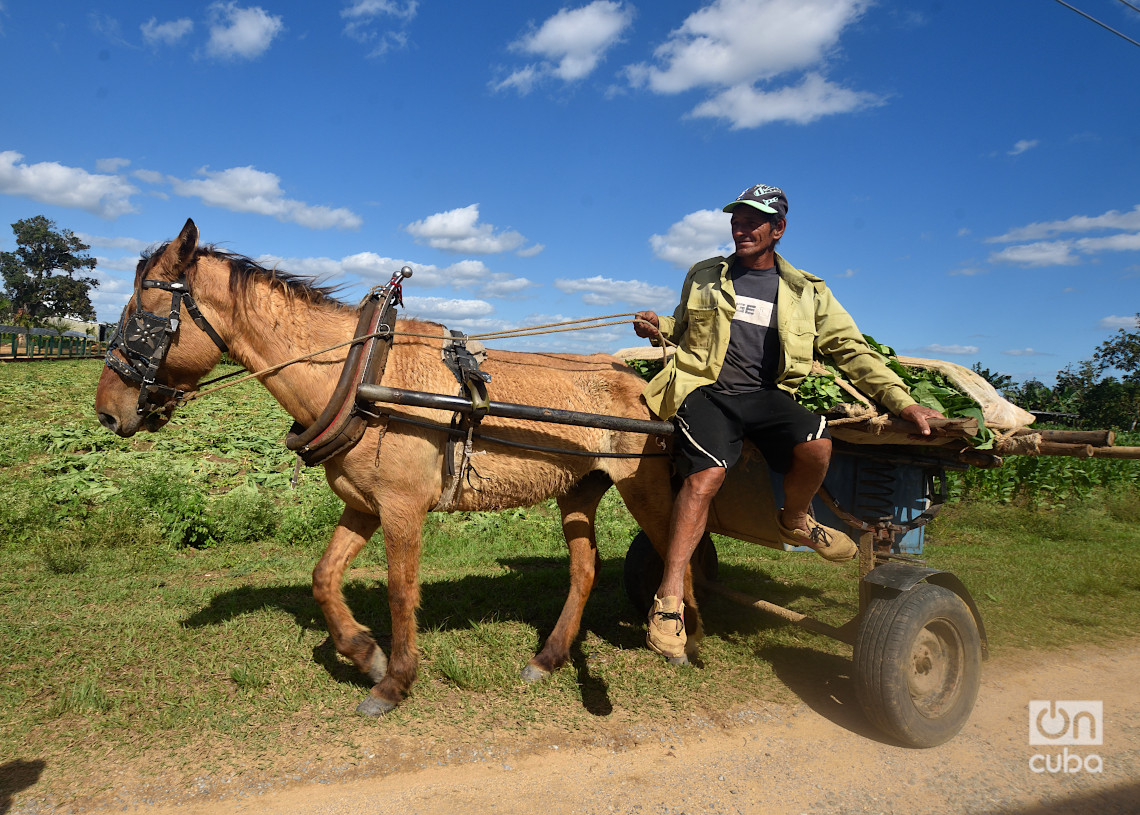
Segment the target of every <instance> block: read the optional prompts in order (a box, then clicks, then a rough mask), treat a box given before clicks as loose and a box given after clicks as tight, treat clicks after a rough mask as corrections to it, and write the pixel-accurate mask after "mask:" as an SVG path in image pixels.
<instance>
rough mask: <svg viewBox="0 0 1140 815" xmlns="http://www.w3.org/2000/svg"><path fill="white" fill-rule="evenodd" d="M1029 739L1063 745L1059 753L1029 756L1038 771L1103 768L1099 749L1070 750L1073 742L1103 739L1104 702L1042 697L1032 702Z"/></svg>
mask: <svg viewBox="0 0 1140 815" xmlns="http://www.w3.org/2000/svg"><path fill="white" fill-rule="evenodd" d="M1029 743H1030V744H1032V745H1048V746H1056V747H1061V748H1062V750H1061V752H1059V753H1051V754H1046V753H1037V754H1036V755H1034V756H1033V757H1032V758H1030V759H1029V769H1030V770H1032V771H1033V772H1035V773H1045V772H1049V773H1061V772H1063V773H1076V772H1080V771H1081V770H1084V771H1085V772H1090V773H1099V772H1103V771H1104V762H1103V761H1102V760H1101V757H1100V756H1099V755H1097V754H1096V753H1089V754H1088V755H1083V754H1081V753H1078V752H1075V751H1074V752H1070V751H1069V747H1070V746H1080V747H1084V746H1090V745H1096V744H1103V743H1104V703H1103V702H1093V701H1088V700H1076V699H1056V700H1052V701H1049V700H1043V699H1035V700H1033V701H1032V702H1030V703H1029Z"/></svg>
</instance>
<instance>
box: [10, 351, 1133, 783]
mask: <svg viewBox="0 0 1140 815" xmlns="http://www.w3.org/2000/svg"><path fill="white" fill-rule="evenodd" d="M99 372H100V363H99V362H95V361H77V362H53V363H20V364H6V365H0V415H2V416H3V419H2V420H0V421H2V423H0V441H2V444H0V467H2V473H3V481H2V483H3V500H0V557H2V558H3V565H4V568H3V570H2V571H0V598H2V599H0V653H3V654H4V659H3V668H2V670H3V680H4V681H3V682H0V756H3V757H6V758H5V759H2V760H0V764H3V761H7V760H9V759H11V760H18V761H43V762H45V769H44V772H43V777H42V779H41V781H40V783H39V784H38V785H37V787H36V791H35V794H36V795H44V796H48V797H49V798H50V797H51V796H55V798H54V800H67V799H69V797H74V796H76V795H79V794H80V792H79V790H80V788H81V787H82V790H83V793H82V794H95V793H98V791H99V790H100V789H109V788H110V787H111V786H112V785H114V784H115V783H116V780H115V777H114V776H113V775H111V774H109V772H108V768H110V767H112V766H118V765H119V764H131V765H133V766H135V767H137V768H141V769H138V770H137V772H139V773H141V774H142V775H144V776H145V775H147V774H148V773H151V774H159V773H163V772H172V771H173V772H179V773H184V774H186V776H187V777H194V776H195V775H196V774H208V773H211V772H220V771H223V770H225V771H228V772H235V771H241V772H257V771H268V770H269V769H270V768H273V767H280V766H282V765H283V764H289V763H290V762H292V763H293V764H296V763H297V762H300V761H301V757H303V756H305V755H307V754H311V753H314V752H319V753H320V755H321V756H322V758H324V759H326V760H332V759H331V758H330V756H331V757H337V758H338V760H343V761H348V762H350V763H351V762H352V761H354V760H356V759H357V758H359V757H360V756H362V755H366V754H367V753H368V751H375V750H376V749H377V747H376V743H377V740H378V738H380V737H382V738H383V739H384V740H387V741H389V742H390V743H392V744H397V743H398V744H403V743H405V741H404V740H420V741H423V740H428V741H432V740H436V739H442V738H445V737H447V738H453V737H455V734H463V733H468V734H479V733H494V734H496V735H497V736H499V737H503V736H510V735H512V734H517V735H524V734H528V733H534V732H537V731H540V730H542V729H543V728H548V727H554V728H557V729H559V730H560V731H561V732H572V733H578V734H582V737H583V738H589V737H591V736H590V734H592V733H596V732H597V731H598V728H599V727H600V726H601V724H602V723H607V724H612V723H614V722H621V723H628V724H629V726H630V727H636V725H637V723H638V722H639V721H659V720H660V719H661V717H662V716H663V715H665V716H672V715H682V714H697V715H707V716H709V717H716V716H718V715H725V714H726V712H728V711H732V710H735V709H739V708H740V706H741V705H747V704H750V703H753V702H757V703H763V702H772V701H774V702H783V701H792V700H795V699H796V698H797V697H800V698H802V697H803V696H804V694H805V693H807V692H809V691H808V690H807V689H808V688H810V687H811V686H812V685H813V684H814V683H817V682H819V683H828V682H830V683H832V684H834V683H836V682H839V683H842V682H843V681H846V680H845V679H844V677H845V676H849V673H845V672H847V671H848V670H849V664H850V663H849V659H848V658H849V656H850V648H849V647H848V646H845V645H843V644H841V643H837V642H833V641H831V640H828V639H825V638H823V637H819V636H816V635H813V634H810V633H808V632H805V631H803V630H801V629H799V628H796V627H794V626H790V625H787V624H783V623H781V622H778V621H776V620H774V619H772V618H768V617H765V616H763V615H761V614H759V613H757V612H753V611H750V610H747V609H743V608H741V607H739V606H736V605H733V604H731V603H729V602H728V601H725V600H722V599H719V598H717V597H712V598H709V599H708V600H707V601H706V602H705V603H704V605H703V607H702V611H703V614H704V619H705V625H706V629H707V632H708V637H707V639H706V641H705V643H704V645H703V648H702V652H701V664H699V665H698V666H697V667H696V668H694V669H677V668H671V667H668V666H665V665H663V664H662V663H661V662H660V661H659V659H658V658H657V657H655V656H654V655H653V654H651V653H650V652H648V651H647V650H646V649H645V648H644V645H643V642H644V639H643V638H644V622H643V620H641V619H639V617H638V615H637V613H636V612H635V611H634V610H633V608H632V606H631V604H630V603H629V601H628V600H627V599H626V597H625V596H624V592H623V590H622V578H621V575H622V563H623V557H624V553H625V550H626V548H627V547H628V545H629V541H630V539H631V537H632V536H633V535H634V534H635V533H636V531H637V530H636V528H635V525H634V523H633V521H632V519H631V518H630V516H629V515H628V514H627V513H626V511H625V509H624V507H622V505H621V504H620V501H619V500H618V499H617V498H616V495H615V494H614V493H613V492H611V493H610V494H609V495H607V496H606V499H605V500H604V502H603V505H602V508H601V510H600V512H599V541H598V543H599V549H600V551H601V555H602V563H603V569H602V576H601V580H600V583H599V585H598V588H597V589H596V590H595V593H594V595H593V596H592V597H591V600H590V603H589V605H588V607H587V611H586V614H585V618H584V621H583V635H582V637H581V638H580V641H579V644H578V645H577V646H576V647H575V649H574V651H573V653H572V663H571V664H569V665H567V666H566V667H565V668H564V669H563V670H561V671H560V672H558V673H557V674H556V675H555V676H553V677H552V678H551V679H550V681H548V682H546V683H544V684H542V685H539V686H527V685H524V684H523V683H522V682H521V680H520V679H519V670H520V669H521V668H522V666H523V665H524V664H525V663H526V661H527V660H528V659H529V658H530V657H531V656H532V655H533V654H534V653H535V652H536V651H537V649H538V648H539V645H540V643H541V641H542V639H543V638H544V637H545V636H546V634H547V633H548V632H549V631H550V629H551V628H552V627H553V625H554V622H555V620H556V619H557V615H558V612H559V610H560V609H561V606H562V603H563V601H564V599H565V593H566V589H567V586H568V575H567V562H566V555H565V548H564V544H563V542H562V540H561V537H560V533H559V525H558V516H557V511H556V508H555V507H554V505H553V503H547V504H542V505H538V506H536V507H532V508H527V509H521V510H512V511H507V512H502V513H465V514H464V513H460V514H453V515H436V516H431V517H429V521H428V523H427V527H426V530H425V546H424V562H423V570H422V574H423V605H422V609H421V612H420V615H419V620H420V630H421V638H420V647H421V651H422V662H421V671H420V678H419V680H418V682H417V683H416V685H415V686H414V688H413V690H412V694H411V696H410V697H409V699H408V700H407V701H406V702H405V703H404V704H403V705H402V706H401V707H400V708H398V709H397V711H396V712H394V713H393V714H390V715H389V716H388V717H385V718H384V719H382V720H380V721H379V722H374V721H371V720H364V719H360V718H357V717H354V716H353V715H352V711H353V709H354V707H355V705H356V703H357V702H358V701H359V700H360V698H362V696H363V695H364V694H365V693H366V692H367V689H368V683H367V682H366V681H365V680H364V678H363V677H362V676H360V675H359V674H358V673H357V672H356V671H355V669H354V668H352V666H351V665H349V664H348V663H346V662H345V661H344V660H343V659H341V658H340V657H339V656H338V655H337V654H336V653H335V651H334V650H333V649H332V648H331V645H330V644H329V643H328V641H327V639H326V631H325V628H324V621H323V619H322V618H321V616H320V612H319V609H318V607H317V605H316V603H315V602H314V601H313V599H312V596H311V593H310V588H309V579H310V572H311V569H312V567H313V565H314V564H315V563H316V560H317V559H318V557H319V556H320V553H321V551H322V549H323V547H324V544H325V541H326V540H327V538H328V536H329V534H330V533H331V531H332V528H333V526H334V525H335V522H336V519H337V517H338V516H339V513H340V509H339V505H338V502H337V501H336V500H335V499H334V498H333V496H332V494H331V492H330V491H329V490H328V489H327V487H325V485H324V480H323V477H322V475H321V473H320V472H319V471H316V470H310V471H306V472H304V474H303V475H302V478H301V483H300V485H299V487H298V489H297V490H295V491H293V490H290V489H289V486H288V480H289V475H290V474H291V472H292V457H291V455H290V454H289V453H288V451H286V450H285V448H284V446H283V444H282V443H281V440H282V439H283V437H284V433H285V431H286V429H287V428H288V426H289V423H290V420H289V419H288V417H286V416H285V415H284V414H283V413H282V412H281V411H280V409H279V408H278V407H277V406H276V404H275V403H273V402H272V400H271V399H270V398H269V397H268V395H267V394H266V393H265V392H264V391H262V390H260V389H259V387H258V386H256V385H254V384H251V385H249V386H242V387H240V388H234V389H230V390H227V391H224V392H223V393H222V394H220V395H218V396H216V397H212V398H210V399H205V400H201V401H199V402H195V403H193V404H192V405H191V406H189V407H188V408H187V409H185V411H184V412H181V413H180V414H179V415H178V416H177V418H176V419H175V420H174V421H173V422H172V423H171V425H170V426H168V427H167V428H165V429H164V430H163V431H162V432H161V433H159V434H155V435H147V434H140V435H139V436H138V437H136V438H134V439H129V440H124V439H118V438H117V437H114V436H113V435H111V434H110V433H107V432H106V431H104V430H102V428H100V427H99V426H98V424H97V422H96V421H95V417H94V411H93V407H92V403H93V398H94V388H95V382H96V380H97V378H98V375H99ZM1132 443H1135V442H1132ZM1090 464H1098V465H1099V463H1096V462H1092V463H1090ZM1112 464H1113V465H1119V466H1117V467H1116V468H1115V469H1114V470H1113V473H1115V474H1113V475H1111V476H1104V475H1095V474H1094V475H1091V476H1089V484H1088V486H1087V488H1086V489H1082V490H1079V491H1078V490H1073V489H1069V490H1067V491H1065V492H1064V496H1063V497H1064V500H1063V501H1062V500H1060V499H1059V498H1058V496H1059V495H1060V494H1061V491H1060V490H1059V489H1055V490H1054V491H1053V492H1054V493H1055V494H1054V495H1052V496H1050V497H1049V500H1032V499H1031V498H1027V497H1025V496H1024V495H1021V494H1020V493H1015V494H1014V496H1013V498H1012V499H1011V502H1010V503H1000V502H999V501H998V500H992V499H991V500H979V499H977V498H976V497H975V498H973V499H969V498H967V499H966V500H961V501H958V502H957V503H954V504H952V505H950V506H949V507H947V508H946V509H945V510H944V511H943V513H942V514H941V515H940V516H939V518H938V519H937V520H936V521H935V522H934V523H933V524H932V525H930V526H929V527H928V528H927V545H926V557H927V558H928V562H929V563H930V565H932V566H935V567H937V568H943V569H947V570H950V571H952V572H954V573H955V574H957V575H958V576H959V577H960V578H961V579H962V581H963V582H964V583H965V585H966V586H967V587H969V589H970V591H971V592H972V593H973V595H974V598H975V599H976V601H977V603H978V605H979V607H980V609H981V613H982V615H983V618H984V620H985V623H986V627H987V631H988V635H989V641H990V648H991V652H992V653H994V654H998V655H1000V654H1002V653H1003V652H1009V651H1011V650H1014V649H1025V648H1055V647H1060V646H1063V645H1066V644H1071V643H1078V642H1108V641H1112V640H1114V639H1120V638H1123V637H1129V636H1133V635H1134V632H1135V631H1136V630H1138V629H1140V523H1138V521H1140V502H1138V501H1137V497H1138V494H1137V492H1136V491H1135V489H1134V486H1133V485H1134V484H1135V483H1136V481H1135V470H1136V468H1137V467H1138V466H1140V465H1138V464H1137V463H1136V462H1112ZM1106 484H1107V485H1109V486H1107V487H1106V486H1105V485H1106ZM978 489H979V488H978V487H977V485H973V486H970V485H966V487H963V489H961V490H959V492H960V493H961V492H965V494H966V495H967V496H969V495H970V491H971V490H974V491H975V492H976V491H977V490H978ZM1018 495H1021V497H1018ZM718 552H719V556H720V562H721V572H720V575H721V580H722V581H723V582H724V583H726V584H727V585H729V586H731V587H733V588H736V589H739V590H741V591H745V592H747V593H749V594H752V595H754V596H756V597H762V598H764V599H768V600H771V601H773V602H777V603H780V604H783V605H786V606H788V607H790V608H793V609H795V610H797V611H801V612H804V613H808V614H811V615H813V616H816V617H818V618H819V619H822V620H824V621H825V622H829V623H832V624H841V623H843V622H845V621H846V620H847V619H849V618H850V617H851V616H853V614H854V613H855V611H856V609H857V604H856V589H857V585H856V581H855V579H854V569H853V568H852V567H847V568H837V567H834V566H830V565H827V564H825V563H822V562H821V561H820V560H819V559H818V558H815V557H813V556H811V555H805V554H799V553H789V554H784V553H778V552H773V551H771V550H768V549H764V548H762V547H757V546H753V545H750V544H746V543H742V542H739V541H734V540H729V539H718ZM385 580H386V574H385V564H384V550H383V546H382V545H380V543H379V541H376V542H374V543H373V545H371V546H370V547H369V548H367V549H366V550H365V552H364V553H363V554H362V555H361V556H360V557H359V558H358V560H357V561H356V563H354V565H353V568H352V569H351V570H350V572H349V574H348V578H347V583H346V594H347V597H348V600H349V603H350V605H351V607H352V608H353V610H354V612H355V613H356V614H357V616H358V618H359V619H360V620H361V621H362V622H364V623H365V624H367V625H370V626H371V627H372V628H373V630H374V631H375V632H376V633H377V635H378V638H379V639H380V641H381V644H382V645H384V646H385V647H386V646H387V643H388V632H389V631H390V623H389V617H388V611H387V604H386V598H385V588H384V584H385ZM447 734H450V735H447ZM92 745H97V748H95V749H93V748H92ZM318 746H319V750H317V747H318ZM235 768H236V769H235ZM3 783H4V782H3V779H0V792H3Z"/></svg>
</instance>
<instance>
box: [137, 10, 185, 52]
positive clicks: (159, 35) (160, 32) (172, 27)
mask: <svg viewBox="0 0 1140 815" xmlns="http://www.w3.org/2000/svg"><path fill="white" fill-rule="evenodd" d="M139 29H140V30H141V31H142V35H143V39H144V40H146V43H147V45H150V46H151V47H154V46H158V45H174V44H175V43H176V42H178V41H179V40H180V39H182V38H183V37H185V36H186V35H187V34H189V33H190V32H191V31H193V30H194V21H193V20H191V19H190V18H189V17H182V18H179V19H177V20H170V21H169V22H165V23H160V22H159V21H158V18H157V17H151V18H150V19H149V20H147V21H146V22H145V23H143V24H142V25H141V26H139Z"/></svg>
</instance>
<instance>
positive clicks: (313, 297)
mask: <svg viewBox="0 0 1140 815" xmlns="http://www.w3.org/2000/svg"><path fill="white" fill-rule="evenodd" d="M169 245H170V242H169V241H168V242H166V243H164V244H162V245H161V246H158V247H157V248H154V249H148V250H146V251H144V252H143V253H142V255H141V256H140V258H139V262H138V266H137V267H136V268H135V275H136V281H137V279H138V278H139V277H141V276H142V274H143V273H144V272H145V270H146V268H147V265H148V264H149V263H150V261H151V259H152V258H156V257H159V256H161V255H162V253H163V252H164V251H166V248H167V247H168V246H169ZM203 257H206V258H213V259H216V260H221V261H223V262H225V263H226V264H228V265H229V267H230V293H231V294H233V295H234V296H235V297H237V296H239V295H241V294H243V293H244V292H245V290H246V289H247V288H248V287H249V284H250V282H251V281H253V280H255V279H261V280H266V281H268V282H269V283H270V285H273V286H279V287H281V288H282V289H284V290H286V291H288V292H289V293H290V294H291V295H293V296H294V297H299V298H301V299H302V300H304V301H305V302H308V303H312V304H314V305H328V306H345V305H346V304H345V303H344V302H342V301H341V300H340V299H338V297H337V293H338V292H339V291H340V288H341V287H340V286H339V285H322V284H321V283H319V282H318V281H317V278H315V277H313V276H311V275H299V274H293V273H292V272H287V271H285V270H283V269H277V268H273V269H267V268H266V267H265V266H262V265H261V264H260V263H258V262H257V261H256V260H254V259H253V258H250V257H247V256H245V255H239V254H236V253H234V252H226V251H223V250H221V249H218V248H217V247H216V246H213V245H211V246H205V247H201V248H199V249H197V250H195V252H194V259H195V260H198V259H199V258H203Z"/></svg>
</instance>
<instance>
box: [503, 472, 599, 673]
mask: <svg viewBox="0 0 1140 815" xmlns="http://www.w3.org/2000/svg"><path fill="white" fill-rule="evenodd" d="M612 485H613V482H612V481H611V480H610V478H609V476H607V475H605V474H604V473H601V472H592V473H589V474H587V475H586V476H585V477H584V478H582V479H581V480H580V481H579V482H578V483H577V484H575V485H574V486H573V487H571V488H570V490H569V491H568V492H567V493H565V494H564V495H562V496H560V497H559V498H558V508H559V509H560V510H561V511H562V532H563V534H564V535H565V536H566V546H567V547H568V548H569V550H570V594H569V595H568V596H567V597H566V605H564V606H563V607H562V614H561V615H559V617H558V623H557V624H556V625H555V626H554V630H553V631H551V632H550V636H549V637H547V638H546V645H545V646H544V647H543V649H542V651H540V652H539V653H538V654H537V655H536V656H535V657H534V658H533V659H531V661H530V662H528V663H527V664H526V666H525V667H524V668H523V671H522V677H523V679H524V680H526V681H527V682H537V681H539V680H542V679H545V678H546V677H548V676H549V675H550V674H551V672H552V671H554V670H556V669H558V668H560V667H562V665H564V664H565V663H566V660H568V659H569V658H570V643H572V642H573V641H574V638H575V637H576V636H578V627H579V626H580V625H581V624H582V611H583V610H584V609H585V607H586V600H587V598H589V596H590V591H591V590H592V589H593V588H594V584H595V583H596V582H597V579H598V570H599V569H600V568H601V557H600V556H599V555H598V543H597V540H596V539H595V537H594V513H595V512H596V511H597V509H598V503H599V502H600V501H601V500H602V496H603V495H605V494H606V491H607V490H608V489H609V488H610V487H611V486H612Z"/></svg>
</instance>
